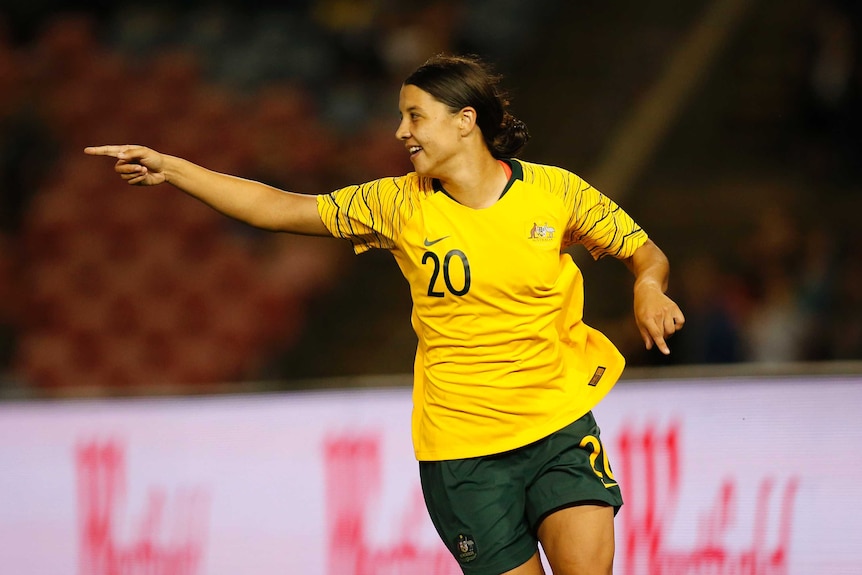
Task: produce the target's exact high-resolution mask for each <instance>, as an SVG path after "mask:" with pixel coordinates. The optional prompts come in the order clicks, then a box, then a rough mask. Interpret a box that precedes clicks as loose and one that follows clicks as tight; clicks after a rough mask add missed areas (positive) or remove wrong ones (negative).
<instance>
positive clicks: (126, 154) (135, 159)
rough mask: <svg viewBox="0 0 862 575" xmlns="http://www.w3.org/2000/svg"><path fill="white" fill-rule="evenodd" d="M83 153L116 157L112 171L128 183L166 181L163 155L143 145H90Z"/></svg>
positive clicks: (149, 184) (144, 183)
mask: <svg viewBox="0 0 862 575" xmlns="http://www.w3.org/2000/svg"><path fill="white" fill-rule="evenodd" d="M84 153H85V154H89V155H91V156H110V157H112V158H117V163H116V164H114V171H115V172H117V173H118V174H120V177H121V178H123V179H124V180H126V181H127V182H128V183H129V184H130V185H138V186H155V185H156V184H161V183H162V182H164V181H166V180H167V178H166V176H165V173H164V172H163V169H164V163H165V162H164V156H163V155H162V154H160V153H158V152H157V151H155V150H151V149H150V148H147V147H145V146H135V145H124V146H90V147H87V148H84Z"/></svg>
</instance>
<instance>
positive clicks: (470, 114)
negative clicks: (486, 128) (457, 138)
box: [458, 106, 476, 136]
mask: <svg viewBox="0 0 862 575" xmlns="http://www.w3.org/2000/svg"><path fill="white" fill-rule="evenodd" d="M458 125H459V127H460V128H461V136H467V135H469V134H470V132H472V131H473V129H474V128H475V127H476V109H475V108H473V107H472V106H467V107H466V108H461V111H460V112H458Z"/></svg>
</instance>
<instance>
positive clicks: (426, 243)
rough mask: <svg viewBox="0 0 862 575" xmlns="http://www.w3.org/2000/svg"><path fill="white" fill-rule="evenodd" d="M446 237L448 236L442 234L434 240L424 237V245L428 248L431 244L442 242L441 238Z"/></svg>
mask: <svg viewBox="0 0 862 575" xmlns="http://www.w3.org/2000/svg"><path fill="white" fill-rule="evenodd" d="M448 237H449V236H443V237H442V238H438V239H436V240H429V239H428V238H425V247H426V248H430V247H431V246H433V245H434V244H436V243H437V242H442V241H443V240H445V239H446V238H448Z"/></svg>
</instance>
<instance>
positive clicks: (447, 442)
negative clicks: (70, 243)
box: [85, 55, 684, 575]
mask: <svg viewBox="0 0 862 575" xmlns="http://www.w3.org/2000/svg"><path fill="white" fill-rule="evenodd" d="M499 80H500V78H499V77H498V76H497V75H495V74H494V73H493V72H492V71H491V70H490V68H489V67H488V66H487V65H486V64H484V63H483V62H481V61H480V60H479V59H477V58H473V57H462V56H443V55H441V56H436V57H434V58H431V59H430V60H429V61H427V62H426V63H425V64H423V65H422V66H420V67H419V68H418V69H417V70H416V71H415V72H413V73H412V74H411V75H410V76H409V77H408V78H407V80H406V81H405V82H404V84H403V85H402V87H401V93H400V98H399V109H400V112H401V122H400V124H399V125H398V129H397V131H396V133H395V135H396V137H397V138H398V139H399V140H400V141H401V142H402V143H403V145H404V147H405V149H406V151H407V153H409V154H410V159H411V161H412V163H413V166H414V168H415V172H413V173H410V174H407V175H404V176H400V177H390V178H383V179H379V180H375V181H372V182H368V183H365V184H360V185H353V186H348V187H346V188H342V189H340V190H336V191H334V192H332V193H329V194H323V195H318V196H313V195H303V194H297V193H291V192H284V191H281V190H278V189H275V188H272V187H269V186H267V185H264V184H261V183H258V182H254V181H250V180H246V179H241V178H238V177H234V176H230V175H226V174H221V173H216V172H213V171H210V170H207V169H205V168H203V167H201V166H198V165H195V164H193V163H191V162H189V161H186V160H184V159H180V158H177V157H174V156H169V155H165V154H160V153H158V152H156V151H154V150H152V149H149V148H146V147H143V146H130V145H124V146H101V147H90V148H86V150H85V152H86V153H87V154H91V155H101V156H112V157H114V158H116V159H117V161H116V164H115V166H114V169H115V171H116V172H117V173H119V175H120V176H121V177H122V178H123V179H124V180H126V181H127V182H128V183H129V184H135V185H155V184H160V183H162V182H169V183H171V184H173V185H174V186H176V187H177V188H179V189H180V190H182V191H183V192H185V193H187V194H190V195H192V196H194V197H195V198H198V199H199V200H201V201H203V202H205V203H207V204H208V205H210V206H212V207H213V208H215V209H216V210H218V211H220V212H222V213H223V214H226V215H228V216H231V217H233V218H236V219H238V220H241V221H244V222H246V223H248V224H251V225H253V226H257V227H259V228H263V229H267V230H272V231H282V232H292V233H298V234H313V235H325V236H335V237H338V238H343V239H347V240H349V241H350V242H351V243H352V245H353V249H354V251H356V253H361V252H364V251H366V250H368V249H371V248H383V249H387V250H389V251H390V252H392V254H393V256H394V257H395V259H396V261H397V262H398V265H399V267H400V268H401V271H402V272H403V274H404V276H405V277H406V278H407V280H408V282H409V284H410V291H411V295H412V298H413V317H412V323H413V327H414V329H415V331H416V335H417V336H418V341H419V343H418V347H417V351H416V363H415V374H414V387H413V402H414V408H413V420H412V428H413V444H414V449H415V452H416V457H417V459H418V460H419V467H420V476H421V482H422V489H423V493H424V495H425V501H426V503H427V506H428V511H429V513H430V515H431V518H432V521H433V523H434V525H435V527H436V528H437V531H438V533H439V534H440V537H441V538H442V539H443V541H444V543H445V544H446V545H447V546H448V548H449V550H450V551H451V552H452V554H453V555H454V557H455V558H456V559H457V560H458V562H459V564H460V566H461V568H462V570H463V572H464V573H467V574H474V575H499V574H503V573H506V574H517V575H537V574H541V573H543V568H542V563H541V561H540V559H539V554H538V543H539V542H541V544H542V547H543V549H544V551H545V554H546V555H547V558H548V561H549V563H550V565H551V568H552V569H553V572H554V573H555V574H557V575H575V574H577V575H585V574H601V575H606V574H608V573H611V571H612V565H613V555H614V530H613V518H614V515H615V513H616V511H618V510H619V508H620V506H621V505H622V497H621V494H620V488H619V486H618V484H617V482H616V480H615V478H614V475H613V472H612V470H611V467H610V466H609V464H608V458H607V454H606V453H605V452H604V449H603V447H602V443H601V441H600V437H599V428H598V426H597V425H596V422H595V420H594V419H593V416H592V412H591V410H592V408H593V407H594V406H595V405H596V404H597V403H598V402H599V401H600V400H601V398H602V397H604V395H605V394H606V393H607V392H608V391H609V390H610V388H611V387H612V386H613V384H614V383H615V382H616V380H617V379H618V377H619V375H620V373H621V372H622V369H623V364H624V360H623V358H622V356H621V355H620V353H619V352H618V351H617V349H616V348H615V347H614V345H613V344H612V343H611V342H610V341H609V340H608V339H607V338H606V337H605V336H604V335H602V334H601V333H599V332H598V331H597V330H595V329H593V328H591V327H589V326H587V325H585V324H584V322H583V320H582V315H583V284H582V278H581V274H580V271H579V270H578V268H577V266H575V264H574V262H573V261H572V259H571V257H569V255H568V254H566V253H564V252H562V249H563V248H565V247H566V246H568V245H571V244H573V243H580V244H582V245H584V246H585V247H586V248H587V249H588V250H589V252H590V253H591V254H592V255H593V257H595V258H599V257H602V256H605V255H612V256H614V257H616V258H618V259H621V260H623V261H624V262H625V263H626V264H627V265H628V266H629V268H630V269H631V270H632V272H633V273H634V276H635V280H634V313H635V319H636V322H637V325H638V328H639V330H640V333H641V335H642V336H643V339H644V342H645V345H646V347H647V348H648V349H649V348H652V347H653V346H656V347H657V348H658V349H659V350H660V351H661V352H663V353H665V354H667V353H669V350H668V347H667V344H666V342H665V338H667V337H668V336H670V335H671V334H673V333H674V332H675V331H677V330H678V329H680V327H681V326H682V324H683V322H684V318H683V314H682V312H681V311H680V309H679V308H678V306H677V305H676V304H675V303H674V302H673V301H672V300H671V299H669V298H668V297H667V296H666V295H665V289H666V287H667V278H668V262H667V258H666V257H665V256H664V254H663V253H662V251H661V250H660V249H659V248H658V247H657V246H656V245H655V244H654V243H653V242H652V241H651V240H649V239H648V238H647V235H646V234H645V232H644V231H643V230H642V229H641V228H640V227H639V226H638V225H637V224H635V222H634V221H632V219H631V218H630V217H629V216H628V215H627V214H626V213H625V212H624V211H623V210H622V209H620V208H619V207H618V206H617V205H616V204H615V203H614V202H613V201H612V200H610V199H609V198H607V197H606V196H604V195H602V194H601V193H599V192H598V191H597V190H595V189H594V188H592V187H591V186H590V185H589V184H587V183H586V182H584V181H583V180H582V179H581V178H579V177H578V176H576V175H575V174H573V173H571V172H568V171H566V170H563V169H561V168H557V167H552V166H545V165H539V164H534V163H529V162H525V161H522V160H517V159H514V158H515V156H516V155H517V154H518V152H519V151H520V150H521V148H522V147H523V145H524V144H525V143H526V141H527V138H528V134H527V130H526V127H525V126H524V124H523V123H521V122H520V121H518V120H516V119H515V118H514V117H513V116H512V115H510V114H509V112H508V111H507V107H508V101H507V99H506V97H505V95H504V93H503V92H502V91H501V89H500V85H499ZM285 137H289V135H288V134H286V135H285ZM297 145H302V144H301V142H298V143H297Z"/></svg>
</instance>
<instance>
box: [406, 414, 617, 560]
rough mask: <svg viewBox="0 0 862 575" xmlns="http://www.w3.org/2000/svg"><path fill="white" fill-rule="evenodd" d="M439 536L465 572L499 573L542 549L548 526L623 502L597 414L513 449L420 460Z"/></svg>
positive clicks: (426, 500) (427, 499) (423, 486)
mask: <svg viewBox="0 0 862 575" xmlns="http://www.w3.org/2000/svg"><path fill="white" fill-rule="evenodd" d="M419 474H420V477H421V480H422V492H423V494H424V496H425V504H426V505H427V507H428V513H429V514H430V515H431V521H432V522H433V523H434V527H436V528H437V533H438V534H439V535H440V537H441V538H442V539H443V542H444V543H445V544H446V546H447V547H448V548H449V551H450V552H451V553H452V554H453V555H454V556H455V559H457V560H458V563H459V564H460V565H461V569H462V570H463V572H464V573H466V574H470V575H499V574H500V573H504V572H506V571H508V570H510V569H514V568H515V567H517V566H519V565H521V564H523V563H525V562H526V561H527V560H528V559H530V557H532V556H533V554H534V553H535V552H536V551H537V549H538V537H537V532H538V529H539V524H540V523H541V522H542V520H543V519H544V518H545V517H547V516H548V515H550V514H551V513H553V512H554V511H558V510H560V509H563V508H566V507H571V506H574V505H579V504H587V503H593V504H600V505H611V506H613V507H614V512H615V513H616V512H617V511H619V508H620V506H622V504H623V499H622V494H621V493H620V488H619V486H618V485H617V482H616V480H615V479H614V475H613V472H612V470H611V467H610V465H609V464H608V459H607V455H606V454H605V452H604V450H603V449H602V444H601V441H600V439H599V427H598V425H596V420H595V418H593V414H592V413H591V412H590V413H587V414H586V415H584V416H583V417H581V418H580V419H578V420H577V421H575V422H574V423H572V424H570V425H568V426H566V427H564V428H563V429H561V430H559V431H557V432H555V433H552V434H551V435H549V436H548V437H545V438H544V439H541V440H539V441H537V442H535V443H531V444H530V445H527V446H525V447H520V448H518V449H514V450H512V451H507V452H505V453H500V454H496V455H489V456H483V457H473V458H469V459H455V460H450V461H420V462H419Z"/></svg>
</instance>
